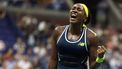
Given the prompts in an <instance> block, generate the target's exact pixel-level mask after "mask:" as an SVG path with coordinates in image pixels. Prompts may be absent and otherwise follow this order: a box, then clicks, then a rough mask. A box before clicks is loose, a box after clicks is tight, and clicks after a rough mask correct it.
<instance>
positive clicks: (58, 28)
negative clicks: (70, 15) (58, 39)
mask: <svg viewBox="0 0 122 69" xmlns="http://www.w3.org/2000/svg"><path fill="white" fill-rule="evenodd" d="M64 28H65V26H57V27H56V28H55V31H57V32H58V33H62V32H63V30H64Z"/></svg>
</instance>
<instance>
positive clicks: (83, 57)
mask: <svg viewBox="0 0 122 69" xmlns="http://www.w3.org/2000/svg"><path fill="white" fill-rule="evenodd" d="M68 30H69V25H66V26H65V29H64V31H63V32H62V34H61V35H60V36H59V38H58V40H57V44H56V47H57V50H58V61H59V62H60V61H67V62H76V63H80V64H85V63H86V61H87V58H88V48H87V38H86V31H87V28H83V29H82V30H81V32H80V33H81V35H80V38H79V39H78V40H76V41H71V40H68V37H67V34H68Z"/></svg>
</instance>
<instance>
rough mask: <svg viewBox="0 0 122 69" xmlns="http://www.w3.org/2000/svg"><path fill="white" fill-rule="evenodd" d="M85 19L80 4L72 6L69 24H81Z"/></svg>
mask: <svg viewBox="0 0 122 69" xmlns="http://www.w3.org/2000/svg"><path fill="white" fill-rule="evenodd" d="M85 18H86V15H85V11H84V8H83V6H82V4H80V3H77V4H74V5H73V7H72V8H71V10H70V23H82V22H83V21H84V20H85Z"/></svg>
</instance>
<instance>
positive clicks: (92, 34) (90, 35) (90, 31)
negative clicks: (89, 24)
mask: <svg viewBox="0 0 122 69" xmlns="http://www.w3.org/2000/svg"><path fill="white" fill-rule="evenodd" d="M87 37H88V38H90V39H91V38H96V37H97V34H96V33H95V32H94V31H93V30H92V29H90V28H88V29H87Z"/></svg>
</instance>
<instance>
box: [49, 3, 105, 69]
mask: <svg viewBox="0 0 122 69" xmlns="http://www.w3.org/2000/svg"><path fill="white" fill-rule="evenodd" d="M69 15H70V18H69V22H70V24H69V31H68V39H69V40H74V41H75V40H78V39H79V37H80V35H81V34H80V31H81V30H82V29H83V28H81V25H83V23H84V22H85V21H86V20H87V17H86V14H85V11H84V8H83V7H82V5H81V3H77V4H74V5H73V7H72V8H71V9H70V14H69ZM63 30H64V26H58V27H56V28H55V31H54V33H53V35H52V37H51V38H50V43H51V45H52V54H51V57H50V61H49V65H48V69H56V64H57V59H58V58H57V53H58V51H57V48H56V42H57V39H58V37H59V36H60V35H61V33H62V32H63ZM73 37H75V39H74V38H73ZM87 39H88V46H89V52H90V54H89V56H90V57H89V59H90V61H89V62H90V68H91V69H93V68H94V69H95V66H96V64H97V63H96V62H95V59H96V57H97V56H99V57H103V55H104V53H105V52H106V49H105V47H104V46H103V45H104V43H103V42H102V41H100V39H99V38H98V37H97V36H96V35H95V34H94V33H92V32H91V31H90V30H88V31H87ZM98 46H101V47H98Z"/></svg>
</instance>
